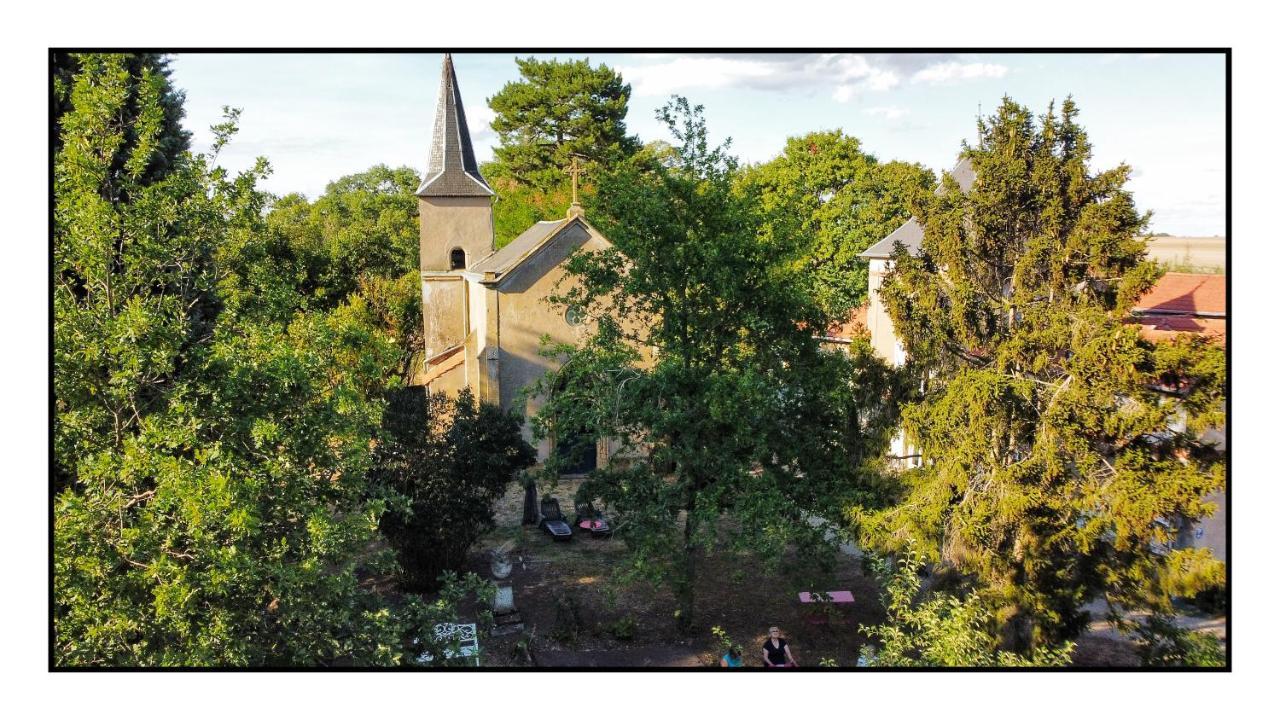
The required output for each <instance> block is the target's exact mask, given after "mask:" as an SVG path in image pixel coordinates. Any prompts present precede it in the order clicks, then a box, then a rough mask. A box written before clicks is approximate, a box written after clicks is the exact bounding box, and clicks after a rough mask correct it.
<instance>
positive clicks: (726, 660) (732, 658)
mask: <svg viewBox="0 0 1280 720" xmlns="http://www.w3.org/2000/svg"><path fill="white" fill-rule="evenodd" d="M720 667H742V648H740V647H738V646H737V645H734V646H733V647H730V648H729V649H728V650H726V651H725V653H724V655H721V656H720Z"/></svg>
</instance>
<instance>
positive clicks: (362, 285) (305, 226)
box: [228, 165, 422, 379]
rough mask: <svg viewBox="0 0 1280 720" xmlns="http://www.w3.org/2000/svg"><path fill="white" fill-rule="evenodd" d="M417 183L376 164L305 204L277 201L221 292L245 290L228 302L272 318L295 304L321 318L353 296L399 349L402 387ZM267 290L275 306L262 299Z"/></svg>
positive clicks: (415, 319)
mask: <svg viewBox="0 0 1280 720" xmlns="http://www.w3.org/2000/svg"><path fill="white" fill-rule="evenodd" d="M418 180H419V179H418V177H417V176H416V173H415V171H414V170H413V169H412V168H408V167H400V168H389V167H387V166H385V165H376V166H374V167H372V168H369V169H368V170H366V171H364V172H360V173H356V174H354V175H348V176H346V177H343V178H340V179H338V180H335V181H334V182H331V183H329V184H328V186H327V187H326V188H325V192H324V194H323V195H321V196H320V197H319V198H316V199H315V200H314V201H310V202H309V201H307V200H306V198H304V197H302V196H300V195H286V196H285V197H283V198H281V199H279V200H278V201H276V202H275V203H274V205H273V206H272V208H271V212H270V214H269V215H268V216H267V225H268V229H269V237H266V238H263V237H253V238H250V239H249V242H248V244H247V245H244V246H243V247H241V248H238V251H237V253H236V261H235V262H234V264H233V265H231V266H230V267H229V273H230V274H232V275H235V276H237V278H239V282H238V283H230V284H229V285H230V286H233V287H238V288H245V289H249V291H248V292H247V293H245V294H243V295H238V296H237V299H238V300H239V301H241V302H243V303H246V304H248V305H252V306H254V307H255V308H256V309H255V312H270V313H272V314H273V316H275V317H280V313H284V314H286V315H287V314H288V313H291V312H294V308H293V307H292V303H293V302H295V300H297V299H298V298H299V297H300V298H301V300H302V301H303V302H304V303H305V307H306V308H307V309H308V310H316V311H328V310H331V309H333V308H335V307H337V306H338V305H340V304H341V303H343V302H346V301H348V300H349V299H350V298H352V297H354V296H359V297H360V298H362V299H363V300H364V301H365V302H366V303H367V304H368V306H369V308H370V309H371V310H372V311H374V312H375V314H376V315H377V318H378V319H377V323H378V326H379V327H380V328H381V329H382V330H384V331H385V332H386V333H387V334H388V335H389V336H390V337H391V338H392V339H393V340H394V341H395V342H396V344H397V345H398V346H399V348H400V357H399V360H398V362H397V363H396V367H397V368H398V374H399V375H400V376H401V377H404V378H406V379H407V378H408V376H409V374H410V373H411V371H412V367H411V366H412V359H413V357H414V353H415V352H418V351H420V348H421V345H422V298H421V289H420V286H419V283H420V280H419V278H418V239H419V236H418V219H417V218H418V199H417V196H416V195H414V191H415V190H416V188H417V187H418ZM228 254H230V253H228ZM281 280H285V281H286V282H279V281H281ZM272 283H275V286H276V287H278V288H280V294H278V297H277V294H272V293H269V292H263V288H265V287H271V286H272ZM277 299H278V300H281V301H282V302H276V300H277ZM269 308H274V310H271V309H269Z"/></svg>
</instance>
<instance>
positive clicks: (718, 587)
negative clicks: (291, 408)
mask: <svg viewBox="0 0 1280 720" xmlns="http://www.w3.org/2000/svg"><path fill="white" fill-rule="evenodd" d="M576 489H577V488H576V483H573V482H562V483H561V484H560V486H559V487H558V488H556V490H555V491H554V493H553V495H554V496H555V497H557V498H559V500H560V506H561V508H562V509H563V510H564V512H565V514H566V515H567V516H569V519H572V497H573V494H574V491H575V490H576ZM522 509H523V491H522V490H520V489H519V488H514V489H513V490H512V491H511V492H510V493H508V494H507V496H506V497H504V498H503V500H502V501H501V502H500V503H499V505H498V507H497V508H496V511H497V512H496V516H497V521H498V527H497V529H496V530H494V531H493V532H492V533H490V534H489V535H488V536H487V537H485V538H483V539H482V540H481V541H480V542H478V543H477V544H476V547H475V551H474V552H473V553H472V556H471V559H470V563H469V568H468V569H469V570H471V571H473V572H475V573H477V574H479V575H480V576H481V577H485V578H491V577H492V575H491V573H490V568H489V558H488V550H489V549H490V548H493V547H496V546H498V545H499V544H502V543H503V542H510V543H513V544H514V549H513V550H512V551H511V553H510V557H511V559H512V560H513V569H512V572H511V575H510V576H509V577H508V578H506V579H505V580H502V581H499V582H500V584H504V585H510V586H511V587H512V589H513V592H514V600H515V607H516V609H517V611H518V612H519V613H520V616H521V619H522V620H523V626H524V629H523V631H522V632H516V633H512V634H508V635H503V636H492V637H489V638H488V639H486V640H485V641H483V643H482V644H483V647H482V651H483V658H484V665H485V666H488V667H714V666H716V665H718V664H719V659H720V654H721V645H720V643H719V641H718V640H717V639H716V638H715V637H714V635H713V634H712V633H711V628H712V627H713V626H719V627H720V628H722V629H723V630H724V631H725V632H726V633H727V634H728V636H729V637H730V638H732V639H733V640H734V641H735V642H737V643H739V644H740V645H742V647H743V659H744V662H745V664H746V665H748V666H757V667H758V666H761V665H763V662H762V660H761V646H762V644H763V642H764V639H765V637H766V634H767V632H768V628H769V626H770V625H778V626H779V627H780V628H782V630H783V634H784V636H785V637H787V639H788V641H789V642H790V643H791V647H792V652H793V653H794V655H795V657H796V659H797V661H798V662H799V663H800V665H802V666H809V667H812V666H816V665H818V664H819V662H820V661H822V660H824V659H829V660H832V661H834V662H835V663H836V664H837V665H838V666H839V667H843V668H852V667H855V665H856V663H857V659H858V652H859V650H860V649H861V647H862V646H863V645H864V644H865V643H866V641H867V639H866V637H865V636H864V635H862V634H861V633H860V632H859V631H858V627H859V625H874V624H878V623H881V622H883V621H884V609H883V608H882V607H881V604H880V601H879V595H878V588H877V585H876V583H875V581H874V579H873V578H871V577H868V576H866V575H864V574H863V570H862V565H861V562H860V561H859V560H858V559H857V558H854V557H848V556H841V557H840V560H839V563H838V567H837V568H836V569H835V571H834V574H833V576H831V577H830V578H829V580H828V584H829V586H828V587H826V588H825V589H826V590H849V591H851V592H852V593H853V596H854V598H855V601H854V603H853V604H852V605H849V606H842V607H840V608H839V612H837V613H834V615H833V616H825V615H821V614H819V613H815V612H813V611H812V609H811V608H812V606H809V605H803V604H801V603H800V601H799V598H798V593H799V591H800V590H804V589H810V588H809V587H807V586H802V585H799V584H797V583H800V582H801V581H800V580H798V579H794V580H787V579H786V578H785V577H782V576H779V575H777V574H775V573H770V572H768V571H766V570H765V569H763V568H762V566H761V564H760V563H759V562H757V561H755V560H753V559H752V558H751V557H749V556H746V555H737V554H735V553H733V552H732V551H729V550H723V551H720V552H717V553H713V554H712V555H710V556H708V557H704V558H702V559H701V560H700V561H699V564H698V576H699V577H698V583H697V590H696V592H697V600H696V603H695V604H696V612H695V615H694V618H693V625H694V628H695V632H694V634H693V636H691V637H689V636H684V635H682V634H680V633H679V632H678V630H677V628H676V623H675V617H674V613H675V610H676V602H675V598H674V597H673V596H672V595H671V593H670V592H669V591H667V590H665V589H655V588H653V587H651V586H649V585H648V584H646V583H643V582H635V583H623V582H622V581H620V580H619V579H618V578H617V577H616V575H615V572H614V571H615V569H616V568H618V567H619V566H620V565H621V564H623V563H624V562H625V561H626V559H627V551H626V547H625V545H624V544H623V541H622V539H621V538H612V539H593V538H591V537H590V536H589V535H588V534H586V533H575V535H574V538H573V540H572V541H569V542H555V541H553V540H552V539H551V537H550V536H548V535H546V534H545V533H543V532H542V531H541V530H539V529H538V528H537V527H534V526H521V524H520V519H521V513H522ZM1073 659H1074V665H1076V666H1077V667H1080V666H1084V667H1133V666H1137V665H1138V656H1137V654H1136V653H1135V652H1134V649H1133V646H1132V644H1131V643H1129V642H1128V641H1126V640H1123V639H1120V638H1117V637H1111V636H1108V635H1106V634H1097V633H1091V634H1088V635H1085V636H1083V637H1082V638H1080V639H1079V640H1078V641H1077V647H1076V651H1075V654H1074V658H1073Z"/></svg>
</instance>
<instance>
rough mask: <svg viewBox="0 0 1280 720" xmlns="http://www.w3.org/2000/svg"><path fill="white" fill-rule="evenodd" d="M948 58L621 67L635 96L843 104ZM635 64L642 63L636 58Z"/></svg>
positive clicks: (735, 59) (710, 57)
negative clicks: (816, 97)
mask: <svg viewBox="0 0 1280 720" xmlns="http://www.w3.org/2000/svg"><path fill="white" fill-rule="evenodd" d="M947 57H948V56H945V55H937V54H932V55H925V54H896V55H852V54H842V53H736V54H718V55H717V54H705V55H704V54H695V55H664V56H653V55H649V56H645V57H644V59H646V60H650V61H653V60H657V61H658V62H648V63H636V64H631V65H624V66H621V67H619V68H618V71H619V72H621V73H622V77H623V79H624V80H626V81H627V82H629V83H631V87H632V92H633V93H634V95H635V96H636V97H645V96H661V95H669V94H671V93H678V92H683V91H688V90H693V89H725V88H746V89H752V90H766V91H780V92H793V91H814V90H827V89H829V90H830V91H831V93H832V97H834V98H835V99H836V100H837V101H839V102H848V101H850V100H852V99H853V98H854V97H856V96H858V95H860V94H862V93H867V92H872V93H874V92H884V91H887V90H891V89H893V88H895V87H897V86H898V85H900V84H901V83H902V79H903V78H904V77H909V76H911V74H912V73H915V72H917V71H919V70H920V69H922V68H924V67H925V66H926V65H928V64H929V63H938V62H941V61H944V60H945V59H946V58H947ZM635 59H637V60H639V59H640V58H639V57H638V56H636V57H635Z"/></svg>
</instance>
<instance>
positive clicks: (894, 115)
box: [862, 105, 911, 120]
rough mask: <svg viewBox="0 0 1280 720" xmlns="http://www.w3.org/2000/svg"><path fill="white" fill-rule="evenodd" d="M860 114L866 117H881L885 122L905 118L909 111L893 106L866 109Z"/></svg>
mask: <svg viewBox="0 0 1280 720" xmlns="http://www.w3.org/2000/svg"><path fill="white" fill-rule="evenodd" d="M862 112H863V113H865V114H867V115H875V116H877V117H882V118H884V119H885V120H897V119H898V118H901V117H906V116H907V115H908V114H909V113H910V112H911V111H910V110H908V109H906V108H902V107H897V106H895V105H882V106H879V107H870V108H867V109H866V110H863V111H862Z"/></svg>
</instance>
